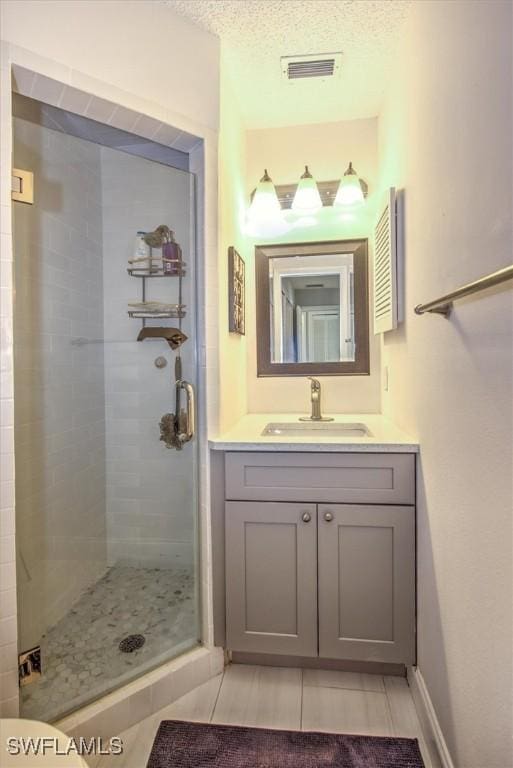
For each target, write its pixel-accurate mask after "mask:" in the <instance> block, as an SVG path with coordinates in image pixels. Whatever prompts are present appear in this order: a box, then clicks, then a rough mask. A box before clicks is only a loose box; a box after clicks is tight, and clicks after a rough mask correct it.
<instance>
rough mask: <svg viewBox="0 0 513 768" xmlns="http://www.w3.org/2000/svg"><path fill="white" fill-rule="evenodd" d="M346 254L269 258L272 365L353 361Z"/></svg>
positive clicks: (350, 283) (349, 271)
mask: <svg viewBox="0 0 513 768" xmlns="http://www.w3.org/2000/svg"><path fill="white" fill-rule="evenodd" d="M353 276H354V264H353V254H352V253H340V254H329V255H328V254H320V253H319V254H315V255H310V256H297V257H284V258H280V257H276V258H270V259H269V313H270V323H269V325H270V331H271V334H270V336H271V338H270V345H271V361H272V362H273V363H335V362H353V361H354V360H355V343H354V291H353V284H354V283H353Z"/></svg>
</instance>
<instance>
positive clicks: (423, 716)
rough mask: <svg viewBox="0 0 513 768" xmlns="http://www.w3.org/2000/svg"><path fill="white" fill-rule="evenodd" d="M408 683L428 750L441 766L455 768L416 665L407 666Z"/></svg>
mask: <svg viewBox="0 0 513 768" xmlns="http://www.w3.org/2000/svg"><path fill="white" fill-rule="evenodd" d="M408 683H409V685H410V690H411V694H412V696H413V701H414V703H415V708H416V709H417V714H418V716H419V720H420V724H421V726H422V730H423V731H424V737H425V739H426V743H427V745H428V749H429V751H430V752H434V753H435V755H436V757H437V758H438V760H439V761H440V764H441V766H442V768H455V766H454V763H453V761H452V758H451V755H450V752H449V749H448V747H447V744H446V742H445V739H444V735H443V733H442V729H441V728H440V723H439V722H438V718H437V716H436V712H435V708H434V707H433V702H432V701H431V697H430V695H429V691H428V689H427V687H426V683H425V681H424V678H423V677H422V673H421V672H420V670H419V669H418V667H408Z"/></svg>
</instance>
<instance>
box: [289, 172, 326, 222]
mask: <svg viewBox="0 0 513 768" xmlns="http://www.w3.org/2000/svg"><path fill="white" fill-rule="evenodd" d="M321 208H322V200H321V196H320V194H319V189H318V187H317V182H316V181H315V179H314V177H313V176H312V174H311V173H310V171H309V170H308V166H307V165H305V172H304V173H303V175H302V176H301V178H300V179H299V183H298V185H297V189H296V193H295V195H294V199H293V201H292V210H293V211H294V212H295V213H300V214H303V215H305V214H306V215H308V214H310V215H311V214H313V213H317V211H320V210H321Z"/></svg>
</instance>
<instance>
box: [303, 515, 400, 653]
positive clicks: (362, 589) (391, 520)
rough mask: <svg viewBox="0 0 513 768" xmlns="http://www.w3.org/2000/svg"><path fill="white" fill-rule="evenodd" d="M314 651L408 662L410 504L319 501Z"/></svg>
mask: <svg viewBox="0 0 513 768" xmlns="http://www.w3.org/2000/svg"><path fill="white" fill-rule="evenodd" d="M318 519H319V529H318V530H319V534H318V538H319V543H318V569H319V582H318V588H319V591H318V600H319V656H321V657H322V658H327V659H362V660H363V659H364V660H367V661H384V662H399V663H404V664H406V663H412V661H413V652H414V621H415V612H414V606H415V515H414V507H409V506H408V507H407V506H404V507H398V506H397V507H396V506H390V507H388V506H382V505H368V506H367V505H365V506H363V505H362V506H360V505H354V504H320V505H319V507H318Z"/></svg>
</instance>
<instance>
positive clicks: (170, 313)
mask: <svg viewBox="0 0 513 768" xmlns="http://www.w3.org/2000/svg"><path fill="white" fill-rule="evenodd" d="M152 254H153V249H152V248H151V247H150V264H151V258H152ZM172 264H173V272H165V271H164V269H163V267H155V268H152V267H150V268H149V269H148V268H145V267H128V268H127V272H128V274H129V275H130V277H138V278H139V279H141V281H142V283H141V286H142V301H143V302H145V301H146V295H147V292H146V280H147V279H149V278H154V277H160V278H175V279H177V280H178V286H179V287H178V302H177V304H176V305H175V307H174V308H173V309H170V310H167V311H162V312H159V311H156V310H154V311H153V312H151V311H145V310H144V309H129V310H128V313H127V314H128V317H131V318H134V319H138V320H142V327H143V328H145V327H146V321H147V320H169V319H178V320H180V321H181V320H182V318H184V317H185V315H186V312H185V304H183V303H182V279H183V278H184V277H185V274H186V269H185V267H186V263H185V262H184V261H182V260H181V259H180V261H173V262H172ZM179 327H180V330H181V327H182V323H181V322H180V323H179Z"/></svg>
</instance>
